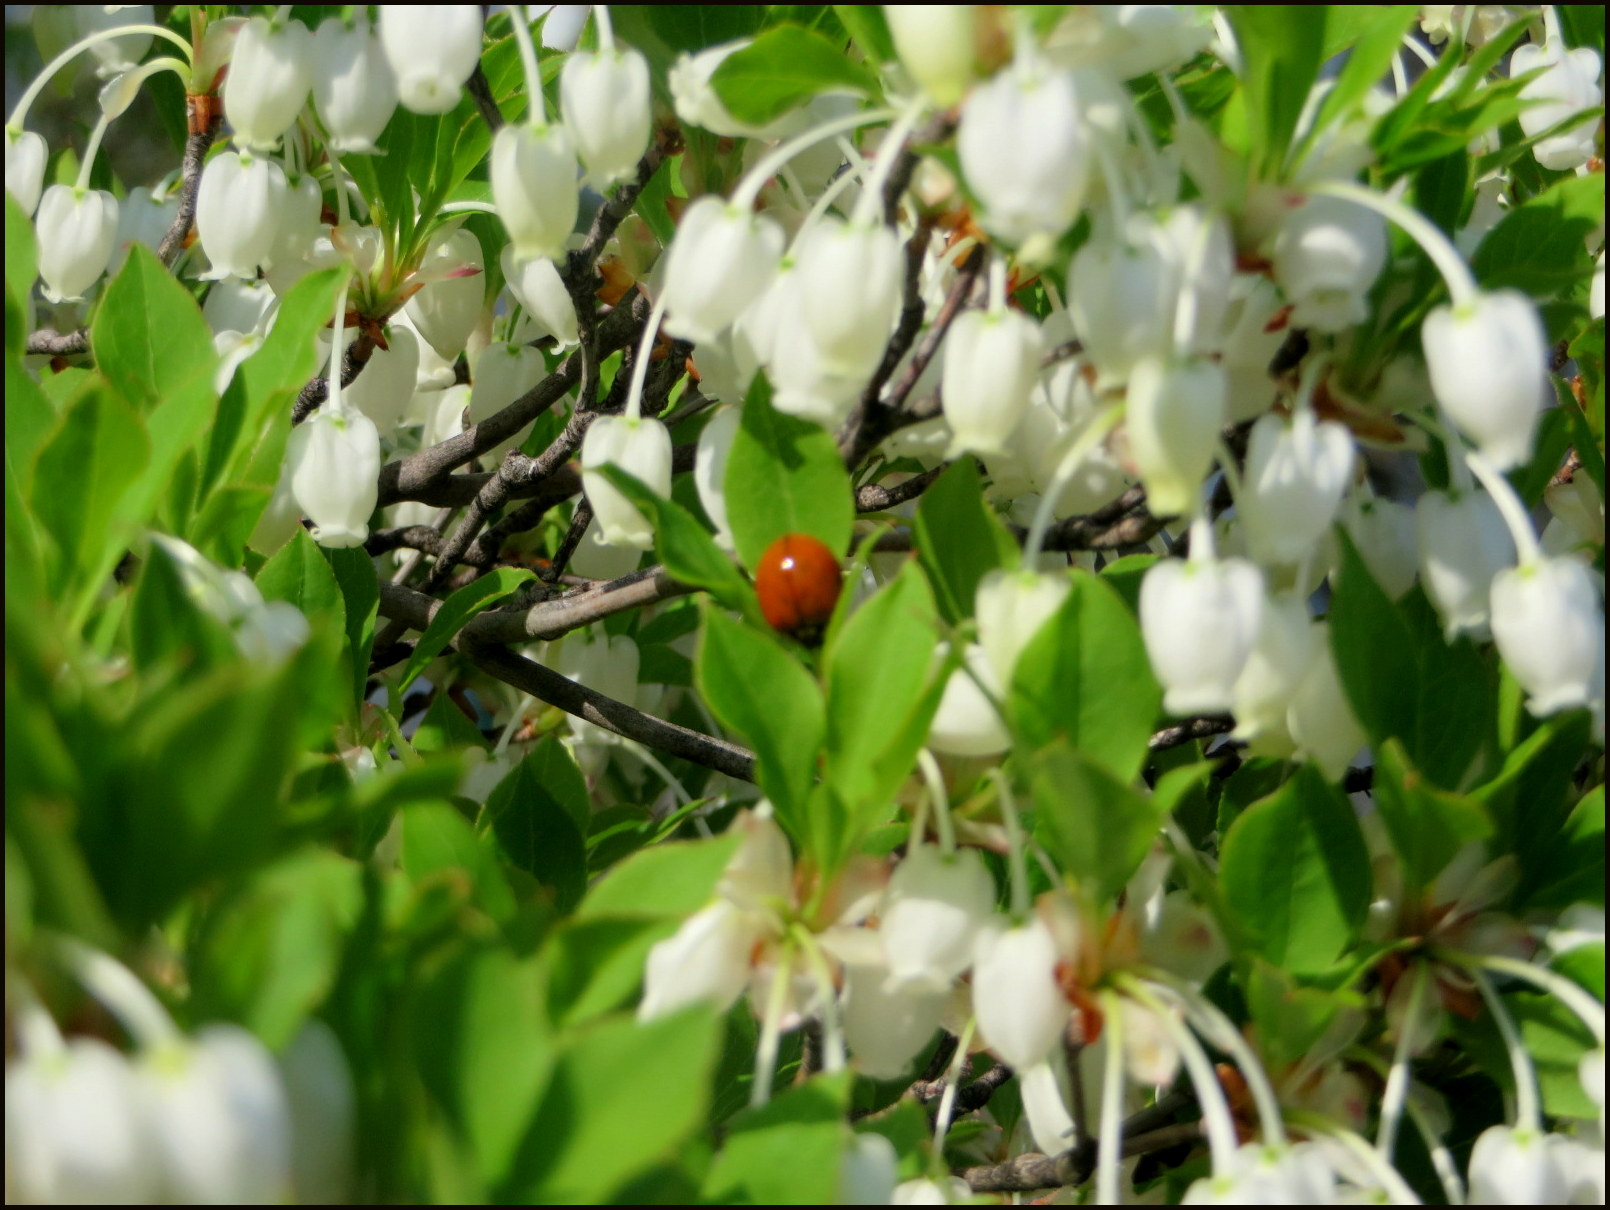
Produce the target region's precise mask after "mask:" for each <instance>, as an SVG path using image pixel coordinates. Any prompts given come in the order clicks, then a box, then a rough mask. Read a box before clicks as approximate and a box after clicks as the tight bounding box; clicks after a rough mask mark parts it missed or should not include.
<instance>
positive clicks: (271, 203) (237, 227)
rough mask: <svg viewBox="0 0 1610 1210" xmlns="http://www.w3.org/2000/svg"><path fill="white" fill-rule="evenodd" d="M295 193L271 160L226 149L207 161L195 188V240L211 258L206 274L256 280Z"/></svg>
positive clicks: (209, 276)
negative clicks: (292, 194)
mask: <svg viewBox="0 0 1610 1210" xmlns="http://www.w3.org/2000/svg"><path fill="white" fill-rule="evenodd" d="M289 195H290V185H289V184H288V183H287V182H286V180H285V172H284V170H282V169H281V168H280V166H279V165H278V164H276V163H274V162H273V161H271V160H268V159H263V158H261V157H257V156H252V155H249V154H248V155H241V154H238V153H236V152H233V151H226V152H224V153H223V154H222V155H216V156H214V157H213V158H212V159H210V160H208V161H207V166H206V167H205V168H203V169H202V170H201V185H200V187H199V188H198V189H197V191H196V238H197V239H198V240H200V242H201V249H202V251H203V252H205V253H206V254H207V259H208V260H210V261H211V262H212V268H211V269H210V270H209V271H208V272H207V273H205V274H203V275H202V276H203V277H204V278H205V279H206V280H208V281H217V280H218V279H220V278H225V277H245V278H254V277H256V276H257V270H258V267H259V266H261V265H262V264H263V263H264V262H265V261H267V260H268V258H269V255H270V253H271V252H272V251H273V249H274V243H275V238H276V236H277V235H278V234H279V228H280V221H281V218H282V216H283V213H284V210H285V206H286V203H287V201H288V198H289Z"/></svg>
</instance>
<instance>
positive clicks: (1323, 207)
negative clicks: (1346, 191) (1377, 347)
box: [1271, 197, 1387, 332]
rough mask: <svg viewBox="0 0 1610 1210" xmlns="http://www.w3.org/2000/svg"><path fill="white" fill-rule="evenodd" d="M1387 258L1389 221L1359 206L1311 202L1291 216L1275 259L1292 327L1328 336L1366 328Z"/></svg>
mask: <svg viewBox="0 0 1610 1210" xmlns="http://www.w3.org/2000/svg"><path fill="white" fill-rule="evenodd" d="M1386 254H1387V240H1386V220H1385V219H1383V218H1382V217H1381V216H1380V215H1378V214H1376V213H1375V212H1374V211H1372V210H1366V209H1365V208H1364V207H1363V206H1360V205H1358V204H1357V203H1355V202H1349V201H1345V200H1343V199H1341V198H1334V197H1310V198H1307V199H1305V200H1304V201H1302V202H1301V203H1300V204H1298V205H1297V206H1294V207H1293V208H1292V209H1290V210H1288V211H1287V212H1286V215H1285V218H1284V219H1283V220H1282V222H1281V224H1280V229H1279V231H1278V232H1277V233H1276V235H1275V241H1274V248H1273V250H1272V254H1271V259H1272V260H1273V261H1274V269H1275V281H1276V282H1277V283H1278V284H1279V285H1280V288H1281V290H1283V291H1284V292H1285V295H1286V299H1287V301H1288V302H1290V303H1291V305H1292V312H1291V322H1292V323H1293V324H1295V325H1296V326H1297V327H1300V328H1318V329H1319V330H1320V331H1322V332H1340V331H1342V330H1343V329H1345V328H1350V327H1352V326H1353V325H1354V324H1357V323H1362V322H1363V321H1364V319H1365V318H1366V317H1367V316H1368V315H1369V305H1368V297H1367V296H1368V295H1369V292H1370V287H1371V286H1373V285H1374V284H1375V279H1376V278H1377V277H1379V276H1380V275H1381V270H1382V269H1384V268H1385V267H1386Z"/></svg>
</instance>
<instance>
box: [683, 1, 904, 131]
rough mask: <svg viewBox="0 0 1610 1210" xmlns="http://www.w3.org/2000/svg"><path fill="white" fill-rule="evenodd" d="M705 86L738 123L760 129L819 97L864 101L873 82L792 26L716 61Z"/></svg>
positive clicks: (837, 50) (836, 49) (835, 49)
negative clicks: (839, 95) (843, 95)
mask: <svg viewBox="0 0 1610 1210" xmlns="http://www.w3.org/2000/svg"><path fill="white" fill-rule="evenodd" d="M710 86H711V87H712V88H714V89H715V91H716V96H718V97H720V98H721V103H722V104H723V105H725V106H726V107H727V111H728V112H729V113H731V114H732V116H733V117H735V118H737V119H738V120H739V121H740V122H751V123H754V124H755V125H764V124H765V123H767V122H770V121H772V120H773V119H775V118H778V117H781V116H782V115H783V114H785V113H787V112H788V111H789V110H790V109H793V108H795V107H796V106H799V105H803V104H804V103H805V102H807V101H809V100H810V99H811V98H812V97H815V96H817V95H819V94H821V93H824V92H843V91H846V90H848V91H850V92H854V93H860V94H862V95H864V96H870V95H873V94H875V93H876V92H877V91H878V82H877V80H876V79H875V78H874V77H873V75H872V73H870V72H869V71H867V69H866V68H865V67H863V66H862V65H861V64H859V63H856V62H853V61H852V60H851V59H850V58H849V57H848V56H847V55H845V53H844V49H843V47H840V46H834V45H833V43H831V42H829V41H828V40H827V39H826V38H824V37H822V36H821V35H820V34H816V33H812V32H810V31H809V30H805V29H801V28H800V27H799V26H797V25H779V26H776V27H775V28H773V29H768V30H767V31H766V32H765V33H763V34H761V35H760V37H758V38H756V39H755V40H754V41H753V42H752V43H750V44H749V45H748V46H746V47H744V48H743V49H741V50H738V51H735V52H734V53H732V54H730V55H728V56H727V57H726V58H725V59H723V60H722V62H721V66H719V67H717V68H716V70H715V73H714V74H713V75H712V76H711V77H710Z"/></svg>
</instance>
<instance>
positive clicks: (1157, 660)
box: [1140, 558, 1263, 716]
mask: <svg viewBox="0 0 1610 1210" xmlns="http://www.w3.org/2000/svg"><path fill="white" fill-rule="evenodd" d="M1262 618H1263V573H1262V572H1260V571H1259V570H1258V568H1257V566H1256V565H1255V564H1252V563H1249V562H1247V561H1246V560H1245V559H1224V560H1217V561H1216V560H1213V559H1200V560H1199V559H1195V558H1193V559H1191V560H1189V561H1187V560H1183V559H1165V560H1163V561H1162V562H1160V563H1154V564H1153V565H1152V566H1151V568H1149V569H1148V570H1147V572H1146V578H1145V579H1144V580H1142V581H1141V586H1140V629H1141V637H1142V638H1143V639H1144V640H1145V642H1146V654H1147V656H1148V657H1149V658H1150V659H1151V663H1152V671H1153V672H1155V673H1156V674H1157V679H1158V680H1159V681H1160V682H1162V685H1163V691H1164V692H1163V707H1164V709H1166V710H1167V711H1168V712H1169V713H1170V714H1173V715H1179V716H1186V715H1193V714H1216V713H1219V712H1220V711H1225V710H1229V709H1230V708H1231V706H1232V705H1233V704H1234V701H1235V684H1236V681H1237V680H1238V679H1239V678H1240V676H1241V673H1242V671H1243V670H1244V669H1245V668H1246V665H1247V659H1248V657H1249V656H1250V655H1251V654H1252V648H1253V645H1254V644H1255V643H1256V642H1257V637H1258V629H1259V626H1260V625H1261V622H1262Z"/></svg>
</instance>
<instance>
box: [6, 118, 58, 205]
mask: <svg viewBox="0 0 1610 1210" xmlns="http://www.w3.org/2000/svg"><path fill="white" fill-rule="evenodd" d="M49 158H50V148H49V147H47V146H46V145H45V139H44V136H43V135H38V134H35V133H34V132H33V131H31V130H13V129H12V128H11V127H9V126H8V127H6V192H7V193H9V194H10V195H11V196H12V197H14V198H16V199H17V205H19V206H21V207H22V212H23V213H24V214H26V215H30V216H31V215H32V214H33V212H34V210H35V209H37V208H38V206H39V194H40V191H41V190H42V189H43V188H44V187H45V161H46V160H47V159H49Z"/></svg>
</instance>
